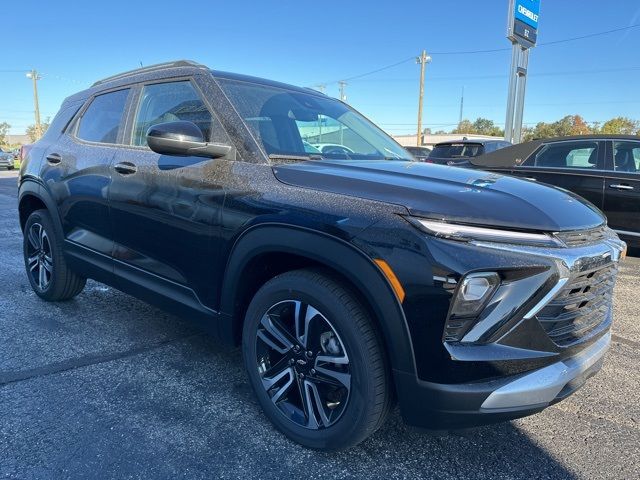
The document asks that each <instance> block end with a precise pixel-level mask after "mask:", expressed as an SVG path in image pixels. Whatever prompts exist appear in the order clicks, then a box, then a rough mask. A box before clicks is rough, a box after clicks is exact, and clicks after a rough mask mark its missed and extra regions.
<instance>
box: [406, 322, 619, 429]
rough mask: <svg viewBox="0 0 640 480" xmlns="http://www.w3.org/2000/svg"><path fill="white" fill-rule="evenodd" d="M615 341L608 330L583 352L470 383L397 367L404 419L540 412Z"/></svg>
mask: <svg viewBox="0 0 640 480" xmlns="http://www.w3.org/2000/svg"><path fill="white" fill-rule="evenodd" d="M610 343H611V334H610V333H608V332H607V333H606V334H605V335H603V336H602V337H601V338H600V339H599V340H597V341H596V342H595V343H593V344H592V345H591V346H590V347H588V348H587V349H585V350H583V351H582V352H580V353H579V354H577V355H575V356H573V357H569V358H565V359H564V360H561V361H559V362H556V363H552V364H551V365H549V366H546V367H543V368H540V369H538V370H534V371H532V372H527V373H524V374H520V375H514V376H510V377H504V378H499V379H492V380H489V381H484V382H472V383H466V384H455V385H446V384H437V383H432V382H425V381H422V380H417V379H416V378H415V376H413V375H408V374H403V373H402V372H395V374H396V386H397V388H398V395H399V396H400V397H401V398H404V399H406V400H405V402H403V405H402V407H403V408H402V410H403V416H404V419H405V422H407V423H408V424H410V425H412V426H414V427H418V428H428V429H450V428H467V427H474V426H479V425H486V424H490V423H495V422H499V421H505V420H511V419H514V418H520V417H524V416H527V415H531V414H533V413H537V412H539V411H541V410H543V409H544V408H546V407H548V406H549V405H552V404H553V403H556V402H558V401H560V400H562V399H564V398H566V397H567V396H569V395H571V394H572V393H574V392H575V391H576V390H578V389H579V388H580V387H581V386H582V385H583V384H584V383H585V382H586V380H587V379H588V378H589V377H591V376H593V375H595V374H596V373H597V372H598V371H599V370H600V368H601V367H602V364H603V359H604V355H605V353H606V351H607V350H608V348H609V344H610Z"/></svg>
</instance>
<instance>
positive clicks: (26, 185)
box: [18, 179, 64, 238]
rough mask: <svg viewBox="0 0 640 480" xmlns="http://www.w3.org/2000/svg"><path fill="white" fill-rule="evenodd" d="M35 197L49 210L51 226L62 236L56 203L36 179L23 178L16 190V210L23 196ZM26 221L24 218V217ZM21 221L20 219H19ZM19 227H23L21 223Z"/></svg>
mask: <svg viewBox="0 0 640 480" xmlns="http://www.w3.org/2000/svg"><path fill="white" fill-rule="evenodd" d="M28 196H31V197H35V198H37V199H38V200H40V201H41V202H42V203H44V205H45V207H46V208H47V210H48V211H49V215H50V216H51V220H52V221H53V226H54V228H55V229H56V233H57V234H58V235H60V238H64V234H63V229H62V220H61V219H60V213H59V212H58V209H57V208H56V203H55V202H54V200H53V198H52V197H51V195H50V194H49V192H48V191H47V190H46V189H45V188H44V187H43V186H42V184H41V183H40V182H38V181H36V180H31V179H24V180H23V181H22V182H21V184H20V187H19V191H18V210H19V209H20V205H21V204H22V201H23V200H24V198H25V197H28ZM24 220H25V221H26V218H25V219H24ZM20 221H21V222H22V219H21V220H20ZM20 227H23V225H22V223H21V225H20Z"/></svg>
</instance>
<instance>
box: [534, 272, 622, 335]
mask: <svg viewBox="0 0 640 480" xmlns="http://www.w3.org/2000/svg"><path fill="white" fill-rule="evenodd" d="M617 270H618V267H617V264H616V263H607V264H606V265H600V266H597V267H592V268H590V269H588V270H582V271H580V272H577V273H576V274H574V275H573V276H572V277H571V278H570V279H569V281H567V283H566V285H565V286H564V287H563V288H562V289H561V290H560V292H558V294H557V295H556V296H555V297H554V298H553V300H551V301H550V302H549V303H548V304H547V305H546V306H545V307H544V308H543V309H542V310H540V312H539V313H538V315H537V318H538V321H539V322H540V324H541V325H542V328H544V330H545V331H546V332H547V334H548V335H549V337H550V338H551V340H553V342H554V343H555V344H556V345H558V346H561V347H567V346H570V345H573V344H575V343H578V342H580V341H584V340H586V339H588V338H590V337H591V336H593V335H594V334H596V333H597V332H599V331H601V330H602V329H603V328H606V327H607V326H608V325H609V324H610V323H611V301H612V297H613V287H614V286H615V281H616V273H617Z"/></svg>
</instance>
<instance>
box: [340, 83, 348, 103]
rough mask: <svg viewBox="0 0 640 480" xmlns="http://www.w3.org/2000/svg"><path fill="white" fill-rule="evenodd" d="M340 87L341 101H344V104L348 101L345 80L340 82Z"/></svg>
mask: <svg viewBox="0 0 640 480" xmlns="http://www.w3.org/2000/svg"><path fill="white" fill-rule="evenodd" d="M338 85H340V100H342V101H343V102H346V101H347V94H346V93H344V87H346V86H347V82H345V81H344V80H340V81H339V82H338Z"/></svg>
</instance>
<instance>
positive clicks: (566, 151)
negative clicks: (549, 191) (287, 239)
mask: <svg viewBox="0 0 640 480" xmlns="http://www.w3.org/2000/svg"><path fill="white" fill-rule="evenodd" d="M527 165H533V166H536V167H555V168H594V169H595V168H598V143H597V142H559V143H554V144H550V145H545V147H544V148H543V149H542V150H540V152H539V153H538V154H537V155H536V156H535V157H534V161H533V163H532V164H531V163H530V162H527Z"/></svg>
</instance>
